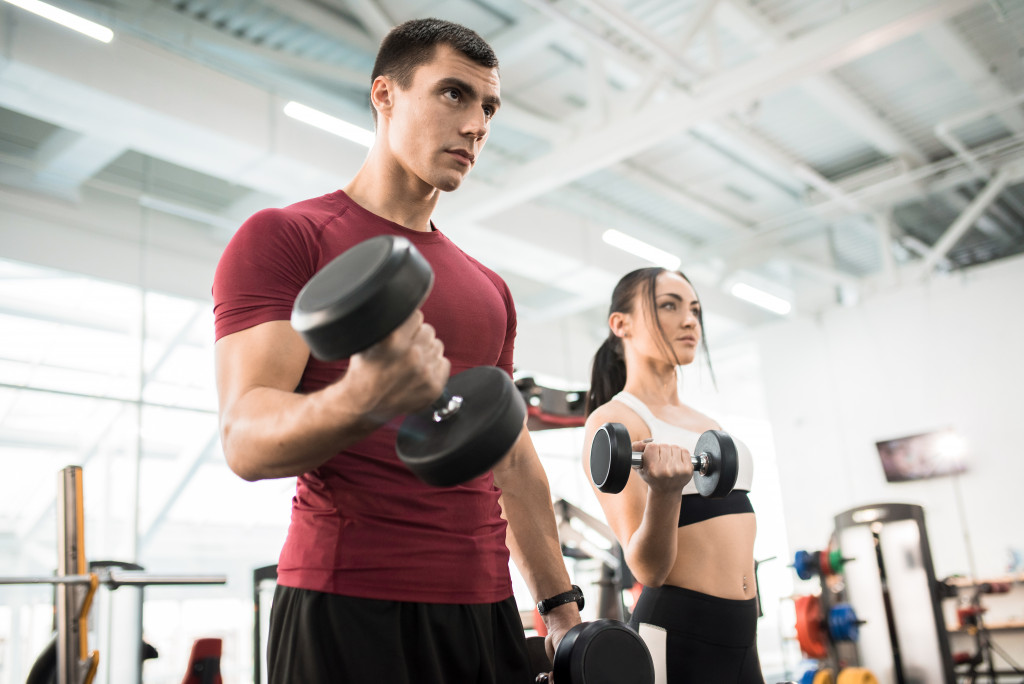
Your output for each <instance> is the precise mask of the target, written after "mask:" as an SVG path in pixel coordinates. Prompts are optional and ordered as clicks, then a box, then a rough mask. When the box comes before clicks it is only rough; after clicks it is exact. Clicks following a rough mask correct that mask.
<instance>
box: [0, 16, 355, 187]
mask: <svg viewBox="0 0 1024 684" xmlns="http://www.w3.org/2000/svg"><path fill="white" fill-rule="evenodd" d="M0 29H2V30H4V31H5V32H6V33H7V34H8V36H9V41H8V45H7V46H6V49H5V51H4V54H3V57H0V106H3V107H6V108H8V109H11V110H14V111H18V112H21V113H24V114H26V115H28V116H32V117H35V118H37V119H40V120H42V121H47V122H49V123H51V124H54V125H57V126H60V127H62V128H66V129H69V130H71V131H74V132H76V133H78V134H80V135H82V136H83V139H86V140H117V141H118V142H119V143H120V144H121V145H122V146H123V147H125V148H130V149H133V150H137V151H139V152H141V153H143V154H148V155H150V156H153V157H156V158H159V159H163V160H166V161H168V162H171V163H174V164H179V165H181V166H184V167H187V168H190V169H194V170H197V171H200V172H202V173H206V174H208V175H211V176H215V177H219V178H229V179H231V180H232V181H233V182H235V183H239V184H241V185H248V186H249V187H252V188H253V189H256V190H260V191H264V192H267V193H268V194H271V195H273V196H276V197H284V198H294V199H299V198H301V197H304V196H306V195H308V194H309V192H310V191H311V190H312V191H313V192H316V191H317V190H316V189H322V190H323V191H328V190H330V189H336V188H337V187H340V185H341V184H342V182H343V180H344V179H345V178H347V177H349V176H350V175H351V173H354V171H355V170H356V169H358V167H359V165H360V164H361V163H362V159H363V158H364V156H365V153H366V151H365V148H362V147H359V146H357V145H355V144H353V143H349V142H347V141H343V140H341V139H340V138H335V137H333V136H329V135H327V134H325V133H323V132H321V131H318V130H316V129H313V128H311V127H309V126H306V125H305V124H302V123H299V122H296V121H292V120H290V119H288V118H287V117H285V116H284V114H283V112H282V111H281V109H282V108H283V106H284V101H282V100H280V99H279V98H276V97H274V96H273V95H271V94H269V93H267V92H265V91H263V90H261V89H259V88H256V87H254V86H250V85H248V84H243V83H241V82H239V81H237V80H235V79H233V78H231V77H229V76H226V75H224V74H222V73H220V72H217V71H214V70H213V69H209V68H206V67H202V66H199V65H197V64H195V63H194V62H189V61H187V60H185V59H183V58H181V57H177V56H175V55H172V54H169V53H167V52H163V51H156V50H153V49H152V46H150V45H148V44H145V43H140V41H138V40H136V39H133V38H132V37H131V36H119V38H118V40H116V41H113V42H112V43H110V44H108V45H100V44H97V45H96V46H95V47H94V46H93V45H89V44H87V42H86V41H67V40H64V39H63V38H64V36H63V34H62V33H59V31H61V30H62V29H60V27H51V25H50V24H49V23H48V22H19V23H18V24H17V26H16V27H14V29H13V30H9V29H8V27H5V26H4V25H3V15H0ZM55 44H60V45H61V50H60V51H59V52H58V51H54V50H53V49H52V48H51V47H50V46H52V45H55ZM168 83H176V84H188V88H176V89H169V88H168V87H167V84H168Z"/></svg>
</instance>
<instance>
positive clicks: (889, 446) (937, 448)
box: [875, 430, 967, 482]
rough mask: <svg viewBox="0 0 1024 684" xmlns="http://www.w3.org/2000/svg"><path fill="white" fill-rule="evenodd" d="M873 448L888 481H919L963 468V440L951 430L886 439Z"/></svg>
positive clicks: (961, 470)
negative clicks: (880, 460) (876, 450)
mask: <svg viewBox="0 0 1024 684" xmlns="http://www.w3.org/2000/svg"><path fill="white" fill-rule="evenodd" d="M875 445H876V446H877V447H878V456H879V457H880V458H881V459H882V468H883V469H884V470H885V479H886V480H887V481H889V482H907V481H909V480H922V479H925V478H928V477H939V476H941V475H950V474H952V473H962V472H963V471H964V470H966V469H967V465H966V459H965V451H966V450H965V445H964V440H963V439H962V438H961V437H960V436H959V435H958V434H957V433H956V432H955V431H953V430H936V431H934V432H926V433H924V434H920V435H910V436H909V437H899V438H897V439H888V440H885V441H882V442H876V443H875Z"/></svg>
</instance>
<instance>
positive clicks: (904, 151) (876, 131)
mask: <svg viewBox="0 0 1024 684" xmlns="http://www.w3.org/2000/svg"><path fill="white" fill-rule="evenodd" d="M801 87H802V88H803V89H804V91H805V92H806V93H808V94H809V95H811V96H812V97H813V98H814V99H815V101H817V102H818V104H820V105H822V106H824V107H825V108H826V109H827V110H828V111H829V113H830V114H832V116H834V117H835V118H837V119H839V120H840V121H842V122H843V123H844V124H846V126H847V127H848V128H850V130H853V131H855V132H857V133H858V134H860V135H861V136H863V138H864V139H865V140H866V141H867V142H868V143H869V144H870V145H871V146H872V147H874V148H875V149H876V150H878V151H879V152H881V153H882V154H885V155H888V156H891V157H900V158H902V159H905V160H906V161H908V162H910V163H911V165H912V166H919V165H921V164H925V163H927V162H928V156H927V155H926V154H925V153H924V151H923V150H922V149H921V148H920V147H918V146H917V145H916V144H914V143H912V142H911V141H910V140H909V139H907V138H906V137H905V136H904V135H903V134H902V133H900V132H899V131H897V130H896V129H895V128H893V127H892V126H891V125H890V124H888V123H886V122H885V121H884V120H883V119H881V118H879V116H878V114H877V113H875V112H873V111H872V110H871V108H870V107H869V106H868V105H867V104H866V103H865V102H864V101H863V100H862V99H860V98H859V97H857V96H856V95H854V94H853V93H852V92H851V91H850V90H849V89H848V88H846V87H844V86H842V85H840V84H839V83H838V81H836V80H835V79H834V78H832V77H828V76H818V77H815V78H810V79H807V81H805V82H804V83H803V84H801Z"/></svg>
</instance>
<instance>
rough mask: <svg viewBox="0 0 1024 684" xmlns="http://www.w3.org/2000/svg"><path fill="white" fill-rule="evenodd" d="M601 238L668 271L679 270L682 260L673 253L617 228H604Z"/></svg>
mask: <svg viewBox="0 0 1024 684" xmlns="http://www.w3.org/2000/svg"><path fill="white" fill-rule="evenodd" d="M601 239H602V240H604V241H605V242H607V243H608V244H609V245H611V246H612V247H618V248H619V249H621V250H622V251H624V252H629V253H630V254H635V255H636V256H638V257H640V258H641V259H647V261H650V262H651V263H653V264H657V265H659V266H663V267H664V268H667V269H668V270H670V271H677V270H679V266H680V265H681V264H682V263H683V260H682V259H680V258H679V257H677V256H676V255H675V254H669V253H668V252H666V251H665V250H663V249H658V248H657V247H655V246H654V245H649V244H647V243H646V242H643V241H641V240H637V239H636V238H635V237H630V236H629V235H626V234H625V233H620V232H619V231H617V230H606V231H605V232H604V235H602V236H601Z"/></svg>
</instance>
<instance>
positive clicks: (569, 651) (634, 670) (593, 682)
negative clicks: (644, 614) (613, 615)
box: [552, 619, 654, 684]
mask: <svg viewBox="0 0 1024 684" xmlns="http://www.w3.org/2000/svg"><path fill="white" fill-rule="evenodd" d="M553 666H554V667H553V669H552V673H553V674H554V676H555V684H623V682H629V684H654V662H653V660H652V659H651V652H650V651H649V650H648V649H647V645H646V644H645V643H644V642H643V640H642V639H641V638H640V635H639V634H637V633H636V632H634V631H633V630H632V629H630V628H629V627H627V626H626V625H624V624H623V623H621V622H619V621H618V620H608V619H600V620H593V621H592V622H581V623H580V624H578V625H576V626H575V627H573V628H572V629H570V630H569V631H568V632H566V634H565V637H564V638H563V639H562V641H561V642H559V644H558V648H557V649H556V650H555V659H554V663H553Z"/></svg>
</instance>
